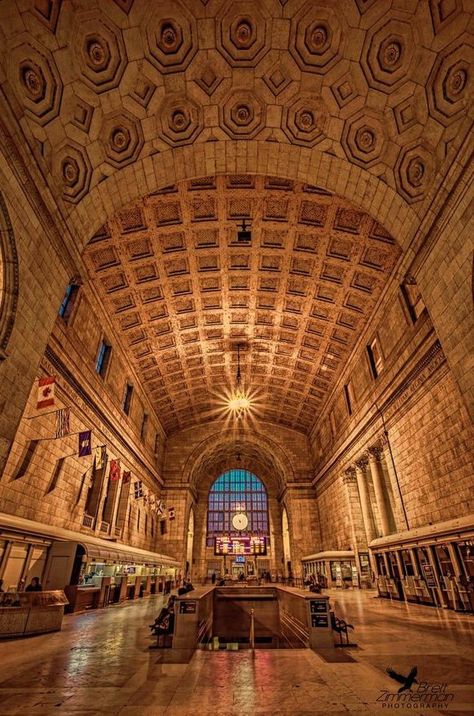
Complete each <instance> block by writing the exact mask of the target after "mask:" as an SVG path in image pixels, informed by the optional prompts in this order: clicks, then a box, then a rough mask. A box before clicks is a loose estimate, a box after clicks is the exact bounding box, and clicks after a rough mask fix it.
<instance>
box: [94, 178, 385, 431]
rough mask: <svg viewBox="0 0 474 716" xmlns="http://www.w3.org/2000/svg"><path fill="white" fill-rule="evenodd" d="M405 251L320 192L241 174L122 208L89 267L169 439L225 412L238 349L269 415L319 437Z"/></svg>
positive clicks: (261, 411) (100, 237) (250, 385)
mask: <svg viewBox="0 0 474 716" xmlns="http://www.w3.org/2000/svg"><path fill="white" fill-rule="evenodd" d="M242 219H247V220H250V222H251V227H252V240H251V242H250V244H243V243H239V242H238V241H237V225H238V224H239V223H240V222H241V221H242ZM398 255H399V248H398V247H397V245H396V243H395V241H394V240H393V238H392V237H391V236H389V234H388V233H387V232H386V231H385V230H384V229H383V227H382V226H380V225H379V224H378V223H377V222H376V221H375V220H374V219H372V218H371V217H369V216H368V215H367V214H364V213H363V212H360V211H358V210H357V209H355V208H354V207H352V206H351V205H349V204H348V203H347V202H344V201H343V200H341V199H338V198H336V197H334V196H332V195H330V194H329V193H328V192H325V191H323V190H321V189H319V188H318V187H314V186H308V185H301V184H295V183H294V182H291V181H287V180H282V179H276V178H273V177H255V176H250V175H230V176H221V177H205V178H202V179H199V180H196V181H192V182H185V183H181V184H180V185H178V186H171V187H167V188H166V189H164V190H163V191H162V192H160V193H158V194H154V195H152V196H148V197H146V198H145V199H144V200H143V201H142V202H141V203H140V204H138V205H134V206H132V207H130V208H128V209H124V210H123V211H121V212H119V214H118V215H116V216H115V217H113V218H112V219H111V220H110V221H109V222H108V224H107V225H106V226H104V227H103V228H102V229H101V230H100V231H99V233H98V234H97V235H96V236H94V237H93V239H92V240H91V242H90V244H89V245H88V247H87V249H86V251H85V255H84V258H85V262H86V264H87V267H88V269H89V272H90V276H91V278H92V280H93V281H94V284H95V286H96V288H97V291H98V293H99V294H100V296H101V298H102V300H103V301H104V303H105V306H106V307H107V309H108V312H109V313H110V314H111V315H112V317H113V321H114V324H115V327H116V329H117V331H118V332H119V333H120V334H121V335H122V338H123V342H124V344H125V345H126V346H128V351H129V355H130V359H131V361H132V362H133V364H134V365H135V366H136V368H137V370H138V372H139V374H140V376H141V378H142V379H143V383H144V385H145V386H146V389H147V391H148V392H149V394H150V397H151V398H152V400H153V401H154V404H155V406H156V410H157V413H158V415H159V417H160V419H161V420H162V422H163V426H164V427H165V429H166V430H167V431H168V432H170V431H174V430H176V429H178V428H183V427H186V426H188V425H190V424H193V423H196V422H200V421H205V420H209V419H212V418H213V417H216V416H217V415H219V412H220V413H221V414H222V401H223V397H224V396H225V394H226V392H229V391H231V390H232V389H233V388H234V387H235V376H236V361H237V344H239V345H242V351H241V364H242V384H243V386H244V387H245V388H246V389H247V390H249V391H250V392H251V393H252V394H254V396H255V399H256V408H257V413H258V416H259V417H261V418H263V419H265V420H269V421H274V422H278V423H280V424H283V425H286V426H289V427H293V428H296V429H298V430H302V431H307V430H308V429H309V428H310V427H311V425H312V424H313V423H314V421H315V419H316V417H317V415H318V410H319V409H320V407H321V405H322V403H323V402H324V400H325V398H326V396H327V394H328V391H329V390H330V389H331V387H332V386H333V384H334V381H335V379H336V378H337V376H338V374H339V372H340V370H341V368H342V366H343V364H344V362H345V360H346V359H347V357H348V355H349V353H350V351H351V349H352V347H353V346H354V343H355V341H356V339H357V337H358V336H359V335H360V332H361V330H362V329H363V327H364V325H365V323H366V321H367V319H368V317H369V316H370V314H371V312H372V310H373V307H374V305H375V302H376V301H377V298H378V297H379V295H380V292H381V290H382V288H383V286H384V284H385V283H386V281H387V279H388V277H389V276H390V273H391V271H392V269H393V266H394V263H395V261H396V259H397V257H398Z"/></svg>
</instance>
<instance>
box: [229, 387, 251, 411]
mask: <svg viewBox="0 0 474 716" xmlns="http://www.w3.org/2000/svg"><path fill="white" fill-rule="evenodd" d="M227 406H228V408H229V410H231V411H232V412H234V413H236V414H237V416H238V417H239V416H240V415H242V413H244V412H245V411H246V410H250V408H251V407H252V401H251V400H250V398H249V396H248V395H246V394H245V393H244V392H243V391H242V390H241V389H240V388H239V389H237V390H236V391H235V393H233V394H232V395H231V397H230V398H229V400H228V401H227Z"/></svg>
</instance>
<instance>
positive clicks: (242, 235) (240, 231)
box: [237, 219, 252, 244]
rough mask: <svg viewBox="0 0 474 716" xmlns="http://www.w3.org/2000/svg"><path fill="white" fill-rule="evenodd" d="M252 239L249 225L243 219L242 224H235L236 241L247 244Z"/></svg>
mask: <svg viewBox="0 0 474 716" xmlns="http://www.w3.org/2000/svg"><path fill="white" fill-rule="evenodd" d="M251 240H252V232H251V230H250V226H247V224H246V223H245V219H242V224H241V225H240V226H237V241H238V242H239V243H242V244H248V243H249V242H250V241H251Z"/></svg>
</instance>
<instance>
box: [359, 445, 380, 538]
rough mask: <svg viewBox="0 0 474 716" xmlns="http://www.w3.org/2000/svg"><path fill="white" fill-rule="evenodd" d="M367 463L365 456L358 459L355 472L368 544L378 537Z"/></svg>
mask: <svg viewBox="0 0 474 716" xmlns="http://www.w3.org/2000/svg"><path fill="white" fill-rule="evenodd" d="M367 465H368V461H367V459H366V458H365V457H363V458H361V459H360V460H357V461H356V463H355V474H356V480H357V487H358V489H359V497H360V506H361V510H362V519H363V522H364V529H365V534H366V537H367V544H370V543H371V542H372V540H373V539H375V537H376V531H375V524H374V516H373V514H372V507H371V504H370V495H369V488H368V485H367V476H366V472H367Z"/></svg>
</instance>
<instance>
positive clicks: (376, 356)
mask: <svg viewBox="0 0 474 716" xmlns="http://www.w3.org/2000/svg"><path fill="white" fill-rule="evenodd" d="M367 355H368V357H369V363H370V370H371V371H372V375H373V377H374V378H377V377H378V376H379V375H380V373H381V372H382V369H383V358H382V352H381V350H380V346H379V342H378V340H377V338H374V340H373V341H372V342H371V343H369V345H368V346H367Z"/></svg>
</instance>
